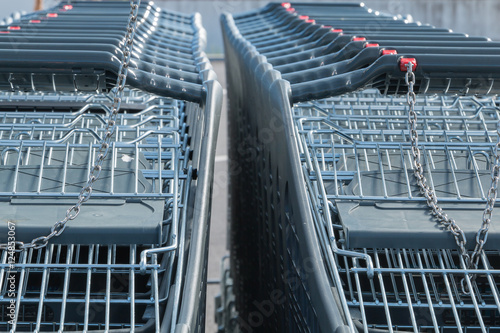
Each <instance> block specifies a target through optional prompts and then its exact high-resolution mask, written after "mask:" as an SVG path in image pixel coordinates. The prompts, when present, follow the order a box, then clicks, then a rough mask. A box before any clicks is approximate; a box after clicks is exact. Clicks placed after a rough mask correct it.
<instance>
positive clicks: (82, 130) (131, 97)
mask: <svg viewBox="0 0 500 333" xmlns="http://www.w3.org/2000/svg"><path fill="white" fill-rule="evenodd" d="M6 95H7V94H4V95H2V96H0V99H1V97H5V96H6ZM8 95H9V100H10V101H12V102H16V101H19V100H22V99H24V100H25V101H26V100H29V101H30V102H33V101H35V102H36V101H37V100H38V101H39V100H44V101H46V102H48V104H50V103H52V104H53V105H54V108H55V109H54V110H52V111H49V112H46V111H45V110H40V111H38V110H37V109H33V110H30V111H22V110H15V111H7V112H0V133H1V134H0V146H1V147H2V159H1V161H2V163H0V169H1V168H2V167H3V168H10V169H13V170H14V171H15V173H14V179H18V178H22V177H23V175H20V170H22V169H23V168H26V167H35V168H38V170H39V178H38V179H39V181H38V186H37V187H36V188H33V189H30V191H25V192H22V191H18V190H16V188H15V186H14V188H11V189H9V190H8V191H5V192H2V193H0V196H8V197H11V196H12V195H15V196H16V197H19V196H21V197H22V196H26V197H37V196H38V197H39V196H47V197H50V198H58V197H65V196H69V197H72V196H76V195H77V194H78V193H77V192H79V190H80V188H81V186H78V184H76V185H75V184H74V181H69V180H68V179H63V181H60V183H59V184H60V187H54V188H44V187H43V183H44V181H45V180H44V177H43V172H44V171H43V170H44V169H46V170H47V169H50V168H56V169H60V168H63V170H64V172H63V174H66V173H67V171H68V170H70V169H71V168H75V167H79V168H88V167H89V166H90V165H91V163H92V161H93V159H94V157H95V156H94V155H95V152H96V149H97V147H98V142H99V139H100V135H101V133H102V132H103V128H104V126H105V122H104V121H103V117H104V114H105V113H107V112H108V111H109V110H108V108H107V106H106V105H107V104H108V103H109V101H108V99H107V98H106V96H105V95H94V96H85V95H82V94H65V95H61V96H65V97H66V98H65V99H61V98H60V97H61V96H50V94H23V93H17V94H8ZM127 95H128V96H127V100H126V101H125V102H124V103H127V102H128V103H131V104H138V103H141V104H143V107H142V108H140V110H136V109H134V110H127V109H125V110H124V112H123V113H121V114H119V116H118V118H117V132H116V134H115V137H114V138H115V140H114V142H113V144H112V146H111V147H110V149H111V150H112V151H111V153H110V161H109V162H110V163H108V164H107V165H106V167H107V168H108V171H109V173H110V177H111V179H114V177H115V176H116V177H118V173H119V172H120V171H121V172H123V169H126V168H128V169H129V170H132V172H133V174H134V177H135V179H134V187H135V190H134V191H130V192H123V193H120V192H117V191H116V190H114V188H113V185H111V186H110V188H107V189H106V190H105V191H103V190H102V189H100V191H99V190H96V191H95V192H94V194H93V197H97V198H98V197H134V198H135V197H142V198H145V197H147V198H157V199H162V200H165V202H166V204H165V213H164V221H163V225H164V227H163V229H164V231H163V232H162V234H164V235H165V237H164V238H163V241H162V243H161V244H156V245H147V244H146V245H131V246H120V245H116V244H115V245H90V246H83V245H69V246H65V245H50V246H49V247H48V248H47V249H41V250H29V251H28V252H21V253H20V254H17V257H16V259H17V261H16V265H15V269H16V273H14V274H15V276H16V281H17V282H18V285H17V286H16V288H15V290H16V291H17V292H18V294H17V295H16V297H17V298H16V303H17V307H16V311H17V313H16V318H17V321H16V322H15V324H14V326H12V325H11V324H8V322H9V321H10V318H9V317H6V314H8V311H7V310H6V309H7V306H8V305H9V304H10V298H8V297H7V295H6V292H7V280H6V279H7V274H8V268H9V264H8V263H7V261H6V260H7V252H2V253H0V260H3V261H1V264H0V308H2V310H3V312H2V313H3V315H2V317H0V330H11V329H12V330H14V331H40V330H54V331H57V330H58V331H62V330H84V331H86V330H111V329H120V328H125V329H130V330H134V329H139V328H140V327H142V326H145V325H146V326H149V325H153V326H152V327H154V329H155V331H159V330H160V326H169V325H170V326H171V327H170V330H172V331H173V329H174V326H175V323H176V318H177V314H178V311H179V309H180V308H179V306H178V305H179V304H180V296H181V287H182V283H181V279H182V277H183V276H184V272H183V271H184V259H183V258H184V255H185V250H184V247H185V237H186V236H185V232H186V220H187V209H188V208H187V207H188V205H187V201H188V196H189V195H190V194H189V193H190V191H191V188H192V186H191V181H192V177H193V169H192V167H191V166H190V163H189V154H190V151H191V146H190V145H191V143H188V133H187V127H186V124H185V119H186V114H185V112H186V110H187V109H186V108H185V103H184V102H182V101H176V100H172V99H168V98H158V97H155V96H151V95H148V94H144V93H136V92H134V91H131V90H129V91H128V92H127ZM25 97H26V98H25ZM54 99H57V100H58V101H62V100H64V102H69V103H74V104H75V105H76V106H77V105H78V103H82V102H83V103H88V104H85V106H83V107H81V108H80V109H76V111H73V112H69V111H66V112H64V111H65V110H61V107H57V105H58V102H57V101H55V100H54ZM193 144H196V143H193ZM124 156H126V159H125V160H124V159H123V157H124ZM127 161H128V162H127ZM124 162H125V163H124ZM144 180H146V181H147V182H148V184H149V186H144V187H143V189H147V191H143V192H141V191H139V190H138V188H139V184H143V183H144ZM14 183H15V181H14ZM111 184H113V181H111ZM10 190H12V191H10ZM99 251H100V252H99ZM117 284H118V287H117V286H116V285H117ZM167 302H168V303H169V304H173V305H174V306H173V307H172V308H171V311H167V312H165V309H166V307H167ZM127 309H129V310H127ZM126 313H128V315H126ZM163 313H165V315H163Z"/></svg>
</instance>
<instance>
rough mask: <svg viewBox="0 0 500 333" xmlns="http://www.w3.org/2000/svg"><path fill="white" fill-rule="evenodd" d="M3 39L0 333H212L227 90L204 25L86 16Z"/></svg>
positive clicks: (62, 12) (29, 20)
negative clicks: (214, 227) (215, 209)
mask: <svg viewBox="0 0 500 333" xmlns="http://www.w3.org/2000/svg"><path fill="white" fill-rule="evenodd" d="M90 21H91V22H92V24H91V25H89V24H88V23H89V22H90ZM0 32H1V35H0V36H1V37H0V38H1V39H2V40H1V41H0V58H2V64H1V65H0V72H1V74H0V77H1V78H0V81H1V84H0V85H1V86H2V90H3V91H2V92H1V94H0V153H1V157H0V205H1V208H0V219H1V220H2V224H1V226H0V229H1V231H0V243H2V250H1V253H0V285H1V286H2V289H1V298H0V307H1V309H2V312H1V313H2V314H1V317H0V330H2V331H18V332H21V331H29V332H34V331H36V332H40V331H59V332H62V331H85V332H86V331H106V332H108V331H109V332H123V331H135V332H186V331H196V332H202V331H204V325H205V319H204V318H205V288H206V266H207V253H208V238H207V235H208V232H207V230H208V227H209V221H210V203H211V188H212V178H213V163H214V156H215V155H214V154H215V143H216V138H217V131H218V119H219V117H220V111H221V103H222V88H221V87H220V84H219V83H218V82H217V79H216V75H215V73H214V72H213V70H212V67H211V65H210V63H209V61H208V59H207V58H206V55H205V54H204V52H203V49H204V47H205V43H206V33H205V31H204V29H203V28H202V26H201V20H200V15H199V14H194V15H186V14H181V13H175V12H171V11H165V10H163V9H160V8H159V7H157V6H156V5H155V4H154V3H153V2H149V3H143V4H140V1H130V2H115V1H103V2H98V3H95V2H92V3H90V2H84V1H81V2H80V1H71V3H66V2H63V3H61V4H59V5H57V6H56V7H54V8H51V9H49V10H47V11H41V12H35V13H31V14H26V15H23V16H21V17H20V18H19V20H17V21H14V22H12V23H11V24H9V25H8V26H2V27H0ZM134 35H135V37H134ZM9 59H10V60H9ZM181 72H182V73H183V74H181ZM75 203H76V204H75ZM61 219H62V220H61ZM58 221H59V222H58ZM54 223H55V224H54Z"/></svg>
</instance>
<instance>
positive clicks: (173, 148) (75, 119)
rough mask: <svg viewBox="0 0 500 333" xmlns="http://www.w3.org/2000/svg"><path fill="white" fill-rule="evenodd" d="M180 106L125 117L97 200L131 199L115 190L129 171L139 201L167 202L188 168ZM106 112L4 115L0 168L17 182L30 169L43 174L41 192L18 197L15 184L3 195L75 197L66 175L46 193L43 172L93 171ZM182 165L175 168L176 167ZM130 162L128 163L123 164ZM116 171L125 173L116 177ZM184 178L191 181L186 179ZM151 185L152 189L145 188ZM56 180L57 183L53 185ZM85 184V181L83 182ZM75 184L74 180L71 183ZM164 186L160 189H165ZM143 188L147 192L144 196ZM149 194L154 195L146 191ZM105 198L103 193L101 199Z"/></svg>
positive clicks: (75, 189)
mask: <svg viewBox="0 0 500 333" xmlns="http://www.w3.org/2000/svg"><path fill="white" fill-rule="evenodd" d="M180 107H181V105H175V104H172V105H161V104H159V105H151V106H150V107H147V108H145V109H144V110H142V111H140V112H138V113H133V114H120V115H119V117H118V119H117V124H118V127H117V130H116V133H115V136H114V139H115V140H114V142H113V144H112V147H111V161H113V162H112V163H108V169H107V172H108V173H109V175H108V176H109V177H110V178H111V181H110V182H111V183H110V187H109V190H108V191H106V192H107V193H104V192H103V191H97V192H98V193H96V196H130V193H117V192H116V190H115V189H114V184H115V177H118V176H120V175H122V174H123V171H124V170H123V168H129V169H131V170H132V172H133V175H134V183H135V185H134V188H135V190H134V191H133V193H135V194H136V195H138V196H148V197H152V196H168V194H165V193H164V189H165V188H173V187H176V186H177V185H175V184H173V183H172V184H169V183H171V182H172V181H173V179H174V174H175V173H178V172H179V170H182V169H185V168H186V167H187V162H188V158H186V156H187V155H186V154H189V147H188V146H187V143H186V142H185V138H184V136H185V131H186V128H185V127H184V128H183V127H182V126H181V122H180V117H182V116H183V115H182V114H181V113H180V111H179V110H180ZM96 108H97V110H103V109H104V110H105V108H106V107H105V106H104V105H101V104H88V105H86V106H85V107H84V108H82V109H81V110H79V111H77V112H74V113H64V112H50V113H46V112H4V113H0V149H1V163H0V165H4V166H9V167H10V168H11V169H13V170H14V173H13V179H16V180H17V179H18V177H19V172H20V170H25V169H26V168H25V167H26V166H36V167H38V168H39V172H37V173H36V176H37V177H38V179H39V182H38V186H37V188H36V190H35V189H32V191H26V190H25V191H19V190H18V189H17V186H18V183H17V182H16V181H14V182H13V183H12V188H9V189H4V190H3V191H2V192H3V193H0V195H2V194H4V195H8V193H10V195H12V194H14V195H16V196H18V195H19V196H23V195H29V196H32V195H33V192H37V195H41V196H44V195H45V196H46V195H50V196H56V197H57V196H68V195H69V196H75V195H76V193H77V192H79V189H78V186H73V187H72V190H69V189H68V184H67V183H66V180H67V177H66V173H64V174H63V176H62V177H63V179H58V180H55V181H56V182H57V183H58V184H59V185H60V186H58V187H55V186H53V184H52V183H51V186H50V187H49V188H47V189H46V190H45V191H42V190H41V189H42V188H43V184H42V183H43V181H44V174H43V171H44V167H49V168H51V167H52V168H53V167H57V166H59V167H62V168H64V171H65V172H66V171H68V170H71V167H83V168H90V166H91V165H92V161H93V160H94V158H95V153H96V151H97V148H98V143H99V141H100V137H101V135H102V133H103V132H104V131H105V121H104V119H103V117H102V116H101V115H100V114H98V113H92V112H91V111H94V110H95V109H96ZM177 160H180V161H181V162H182V164H180V165H176V164H175V163H173V161H177ZM123 162H125V163H123ZM117 168H121V169H120V171H122V172H117ZM180 177H181V178H185V177H186V175H185V174H182V175H181V176H180ZM144 178H145V179H146V180H147V182H148V184H149V186H146V185H147V184H142V183H144V180H143V179H144ZM52 180H53V179H52ZM53 181H54V180H53ZM82 181H84V180H82ZM68 182H69V184H74V179H71V181H69V180H68ZM160 184H161V185H160ZM140 188H144V191H140ZM147 188H150V190H146V189H147ZM99 192H100V193H99Z"/></svg>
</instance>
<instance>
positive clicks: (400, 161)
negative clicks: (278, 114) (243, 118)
mask: <svg viewBox="0 0 500 333" xmlns="http://www.w3.org/2000/svg"><path fill="white" fill-rule="evenodd" d="M381 99H382V100H384V98H381ZM358 100H359V99H358ZM369 100H370V99H368V101H369ZM388 100H389V101H390V103H387V101H388ZM438 100H439V103H442V102H443V101H445V102H446V104H445V106H443V105H441V106H435V107H434V106H432V105H431V106H430V107H427V106H425V107H424V106H420V113H421V115H420V116H419V119H420V122H421V125H422V126H421V127H422V129H421V130H419V138H420V143H421V146H422V148H421V150H422V153H423V157H424V161H425V162H426V165H425V166H426V168H425V171H426V177H427V178H428V179H429V181H430V183H431V184H438V183H439V182H438V181H437V180H435V177H434V174H436V173H437V174H438V177H440V176H442V173H443V172H445V173H449V174H451V177H452V181H453V185H454V186H453V187H454V189H453V190H452V191H448V192H446V193H442V194H441V196H440V197H442V200H446V201H456V200H464V201H467V200H469V201H479V202H484V198H485V194H486V193H485V189H484V179H483V181H481V177H483V178H484V176H485V174H486V173H489V170H490V158H489V156H492V153H493V147H494V143H495V142H496V138H495V136H496V132H495V127H496V123H497V121H498V110H497V107H496V106H495V104H494V100H493V99H484V100H483V101H480V100H478V99H466V100H465V101H463V100H461V98H454V99H448V100H445V99H438ZM382 103H386V104H385V105H383V104H382ZM400 103H401V99H399V100H397V99H385V101H382V102H381V101H378V105H377V102H375V105H369V106H367V105H349V104H347V103H345V104H344V105H335V107H334V108H331V109H332V110H333V109H335V111H333V112H331V113H328V111H327V109H325V108H320V107H319V106H318V105H319V103H318V102H315V103H311V104H310V105H308V106H304V105H299V106H298V107H296V108H295V110H296V111H295V112H296V114H295V119H296V124H297V131H298V137H299V138H300V142H299V144H300V147H301V149H302V150H301V153H302V154H303V156H304V161H305V163H306V164H307V168H308V169H309V170H311V171H312V176H313V177H317V176H318V174H319V173H320V174H321V177H322V180H323V181H325V182H333V184H334V186H333V188H334V190H333V191H332V190H330V191H329V193H328V198H329V199H333V198H339V197H341V198H345V199H360V200H373V199H381V200H417V201H419V200H423V198H422V197H420V196H419V195H418V194H417V193H416V191H415V188H414V186H413V183H412V182H413V178H412V177H411V169H412V166H411V165H412V162H411V161H412V159H411V154H410V150H411V146H410V140H409V133H408V130H407V129H406V126H407V125H406V124H407V116H406V114H405V112H406V109H405V106H403V105H398V104H400ZM324 104H325V103H324ZM381 104H382V105H381ZM339 113H340V114H341V115H339ZM316 165H317V168H316ZM464 170H468V171H470V174H471V177H472V178H473V183H474V184H475V186H477V190H478V191H479V192H480V193H481V195H480V196H479V197H472V196H471V195H467V194H468V193H470V192H471V190H470V186H471V185H470V183H467V184H463V182H461V181H460V177H458V175H459V173H460V172H462V171H464ZM397 171H401V172H402V175H401V174H399V177H398V179H397V180H396V181H397V182H399V187H398V189H399V190H401V191H399V192H396V193H395V192H394V191H392V193H391V190H390V189H389V187H390V186H391V184H388V182H394V181H395V179H394V174H395V173H397ZM368 172H372V173H377V172H378V173H379V177H380V186H379V187H378V188H370V189H369V190H368V191H366V190H364V188H363V181H362V180H363V177H364V176H365V175H367V174H368ZM391 177H392V178H391ZM352 181H356V184H357V186H358V188H357V189H356V191H353V192H349V193H348V192H347V187H348V186H349V184H350V183H351V182H352ZM392 185H393V184H392ZM438 191H439V189H438ZM415 194H417V195H415Z"/></svg>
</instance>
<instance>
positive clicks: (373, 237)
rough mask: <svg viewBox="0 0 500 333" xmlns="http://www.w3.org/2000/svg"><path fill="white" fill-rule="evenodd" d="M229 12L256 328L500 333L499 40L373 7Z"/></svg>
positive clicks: (241, 206) (241, 293)
mask: <svg viewBox="0 0 500 333" xmlns="http://www.w3.org/2000/svg"><path fill="white" fill-rule="evenodd" d="M221 21H222V27H223V31H224V42H225V51H226V61H227V66H228V87H229V99H230V107H231V110H230V124H231V125H230V138H231V145H230V155H231V158H230V160H231V161H232V163H233V164H239V163H244V164H245V168H244V169H243V170H242V171H241V173H240V174H235V175H233V177H232V178H231V199H232V202H231V209H232V212H231V221H232V222H231V228H230V230H231V275H232V278H233V281H234V285H233V290H234V293H235V296H236V300H235V302H236V310H237V311H238V313H239V317H238V318H237V319H235V320H237V321H238V323H239V326H240V328H241V330H242V331H245V330H247V331H248V329H251V328H254V329H255V328H256V327H259V328H260V329H261V330H262V331H266V332H271V331H276V332H283V331H287V332H320V331H322V332H401V331H410V332H499V331H500V321H499V318H500V301H499V300H500V294H499V290H498V283H499V282H498V281H499V278H500V276H499V275H500V271H499V270H498V268H499V267H498V262H499V258H500V255H499V249H500V248H499V247H498V244H499V242H498V240H499V238H498V237H499V232H498V231H499V230H500V229H499V228H498V226H497V224H496V222H498V221H499V218H498V215H497V214H495V213H493V211H494V207H495V200H496V195H497V194H496V193H497V185H498V180H499V178H500V172H499V166H498V163H499V161H500V156H499V143H498V142H500V141H499V133H500V132H499V126H500V125H499V124H500V122H499V120H500V119H499V112H500V109H499V107H498V100H497V99H496V96H495V95H494V94H497V93H498V91H499V85H498V82H499V81H498V79H499V75H500V71H499V68H498V67H497V65H495V62H498V54H499V53H498V52H499V50H500V49H499V47H500V44H499V43H496V42H492V41H491V40H489V39H488V38H485V37H471V36H468V35H465V34H459V33H453V32H452V31H450V30H448V29H438V28H436V27H433V26H430V25H425V24H420V23H415V22H411V21H409V20H407V19H405V18H402V17H394V16H392V15H388V14H383V13H379V12H376V11H373V10H371V9H368V8H366V7H365V6H364V5H358V4H344V3H342V4H340V3H339V4H332V3H328V4H325V3H318V4H310V3H307V4H306V3H297V4H294V3H292V4H290V3H281V4H270V5H268V6H266V7H264V8H262V9H260V10H257V11H253V12H249V13H244V14H240V15H235V16H232V15H230V14H224V15H223V16H222V19H221ZM231 170H239V169H238V165H233V166H232V167H231ZM485 207H486V208H485ZM492 214H493V215H492Z"/></svg>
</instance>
